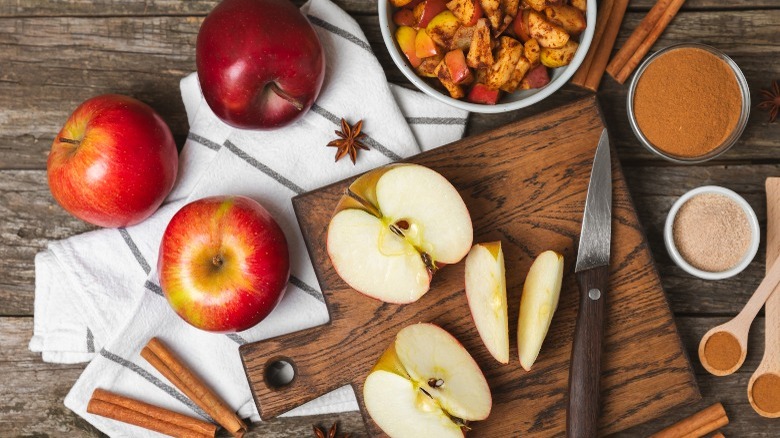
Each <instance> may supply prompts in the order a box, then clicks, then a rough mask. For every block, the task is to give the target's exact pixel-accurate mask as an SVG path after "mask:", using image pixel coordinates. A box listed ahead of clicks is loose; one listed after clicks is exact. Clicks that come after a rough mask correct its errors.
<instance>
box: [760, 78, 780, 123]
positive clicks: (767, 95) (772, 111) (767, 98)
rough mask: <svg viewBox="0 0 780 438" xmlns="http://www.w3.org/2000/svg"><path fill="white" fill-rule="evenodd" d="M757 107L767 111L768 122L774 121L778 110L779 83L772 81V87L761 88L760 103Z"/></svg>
mask: <svg viewBox="0 0 780 438" xmlns="http://www.w3.org/2000/svg"><path fill="white" fill-rule="evenodd" d="M758 108H760V109H762V110H767V111H769V123H772V122H774V121H775V119H776V118H777V113H778V112H780V83H778V82H777V81H772V88H770V89H768V90H761V103H759V104H758Z"/></svg>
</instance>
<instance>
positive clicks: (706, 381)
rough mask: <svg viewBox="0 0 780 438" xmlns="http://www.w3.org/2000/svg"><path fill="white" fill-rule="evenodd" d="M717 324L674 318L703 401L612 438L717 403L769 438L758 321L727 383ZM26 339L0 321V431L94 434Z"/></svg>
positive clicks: (268, 426) (67, 374) (733, 430)
mask: <svg viewBox="0 0 780 438" xmlns="http://www.w3.org/2000/svg"><path fill="white" fill-rule="evenodd" d="M723 320H724V319H723V318H701V317H682V318H676V321H677V325H678V328H679V331H680V335H681V337H682V339H683V344H684V345H685V346H686V349H687V351H688V355H689V357H690V358H691V360H692V363H693V364H694V369H695V370H696V371H697V380H698V383H699V386H700V388H701V391H702V393H703V395H704V400H703V401H702V402H701V403H699V404H697V405H695V406H690V407H685V408H681V409H680V410H678V411H676V412H675V414H673V415H669V416H668V417H664V418H662V419H659V420H657V421H652V422H650V423H648V424H645V425H642V426H639V427H636V428H633V429H630V430H629V431H626V432H624V433H622V434H619V435H617V437H625V438H629V437H637V436H646V435H647V434H649V433H651V432H653V431H656V430H659V429H661V428H663V427H664V426H666V425H667V424H669V423H672V422H674V421H677V420H679V419H681V418H683V417H684V416H686V415H689V414H691V413H693V412H695V411H696V410H698V409H701V408H703V407H704V406H708V405H709V404H712V403H714V402H716V401H720V402H722V403H723V404H724V406H725V407H726V411H727V412H728V414H729V417H730V418H731V424H730V425H729V426H728V427H727V428H724V430H723V431H724V433H725V434H726V435H727V436H735V437H736V436H739V437H748V438H758V437H767V438H768V437H775V436H777V428H778V425H777V423H776V421H775V422H773V421H772V420H767V419H764V418H761V417H759V416H758V415H757V414H756V413H755V412H753V410H752V409H751V408H750V406H749V404H748V402H747V396H746V387H747V382H748V379H749V378H750V375H751V374H752V372H753V370H755V368H756V366H757V365H758V363H759V361H760V360H761V355H762V351H763V336H764V330H763V318H759V320H758V321H757V322H756V324H755V325H754V326H753V331H752V332H751V337H750V340H749V346H748V357H747V360H746V361H745V364H744V365H743V366H742V369H741V370H740V371H739V372H738V373H736V374H734V375H732V376H727V377H714V376H711V375H710V374H707V373H706V372H704V371H703V369H702V368H701V365H700V364H699V361H698V359H697V357H696V351H695V350H696V346H697V345H698V341H699V339H700V338H701V336H702V335H703V334H704V333H705V332H706V331H707V330H709V329H710V328H711V327H714V326H715V325H717V324H719V323H721V322H723ZM31 334H32V319H31V318H8V317H5V318H0V387H2V388H3V397H0V427H2V430H6V431H14V433H15V435H21V436H61V435H65V434H67V435H68V436H89V437H95V436H100V434H99V433H98V432H97V431H96V430H95V429H94V428H92V427H91V426H90V425H89V424H88V423H86V422H85V421H84V420H82V419H80V418H78V417H77V416H76V415H74V414H73V413H72V412H70V411H69V410H68V409H67V408H65V406H63V404H62V400H63V398H64V397H65V394H67V392H68V390H69V389H70V387H71V386H72V385H73V382H75V380H76V378H77V377H78V376H79V374H80V373H81V370H82V369H83V365H67V366H65V365H52V364H45V363H42V362H41V360H40V357H39V356H38V355H37V354H33V353H30V352H29V351H28V350H27V342H28V341H29V337H30V336H31ZM337 420H338V421H339V422H340V423H341V425H342V430H343V431H344V432H349V433H352V434H355V435H353V436H356V437H358V436H365V435H364V428H363V422H362V419H361V418H360V414H358V413H357V412H349V413H345V414H339V415H321V416H316V417H300V418H280V419H277V420H273V421H270V422H268V423H262V424H255V425H253V427H252V431H251V434H249V435H247V436H253V437H255V436H256V437H261V436H262V437H271V438H274V437H279V438H281V437H293V436H295V437H305V436H311V425H312V424H315V423H316V424H321V425H329V424H332V422H334V421H337Z"/></svg>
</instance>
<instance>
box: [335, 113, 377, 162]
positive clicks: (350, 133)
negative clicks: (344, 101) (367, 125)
mask: <svg viewBox="0 0 780 438" xmlns="http://www.w3.org/2000/svg"><path fill="white" fill-rule="evenodd" d="M361 129H363V121H362V120H361V121H359V122H357V123H356V124H355V126H349V123H347V121H346V120H344V119H341V131H335V132H336V135H338V136H339V137H340V138H337V139H336V140H333V141H332V142H330V143H328V146H330V147H335V148H338V150H336V161H338V160H340V159H342V158H343V157H344V156H345V155H349V158H350V159H351V160H352V164H355V160H357V154H358V149H363V150H365V151H367V150H368V146H366V145H365V143H363V139H364V138H366V134H364V133H362V132H360V131H361Z"/></svg>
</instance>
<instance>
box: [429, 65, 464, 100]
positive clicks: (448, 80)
mask: <svg viewBox="0 0 780 438" xmlns="http://www.w3.org/2000/svg"><path fill="white" fill-rule="evenodd" d="M436 77H437V78H439V82H441V84H442V85H443V86H444V88H446V89H447V92H448V93H450V97H452V98H453V99H460V98H461V97H463V96H465V95H466V93H465V92H464V91H463V87H461V86H460V85H458V84H456V83H455V81H454V80H453V79H452V76H451V75H450V69H449V68H448V67H447V62H446V60H442V61H441V62H440V63H439V65H437V66H436Z"/></svg>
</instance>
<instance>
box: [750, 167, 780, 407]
mask: <svg viewBox="0 0 780 438" xmlns="http://www.w3.org/2000/svg"><path fill="white" fill-rule="evenodd" d="M766 216H767V225H766V242H767V243H766V260H767V266H769V262H770V260H777V259H778V257H780V178H767V180H766ZM765 306H766V308H765V313H766V322H765V325H766V333H765V334H764V358H763V359H761V364H759V365H758V368H756V371H755V372H754V373H753V376H751V377H750V382H748V400H750V405H751V406H753V409H754V410H755V411H756V412H758V414H759V415H761V416H763V417H768V418H778V417H780V409H776V408H774V407H772V408H769V409H771V410H774V411H775V412H768V411H766V410H765V409H764V408H767V407H766V406H764V408H762V407H760V406H758V405H757V404H756V402H755V400H754V399H753V384H754V383H755V382H756V380H758V379H772V378H776V379H780V293H773V294H772V295H771V296H770V297H769V299H768V300H766V304H765ZM773 374H774V376H776V377H773V376H772V375H773Z"/></svg>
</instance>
